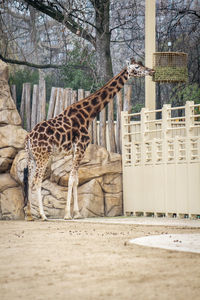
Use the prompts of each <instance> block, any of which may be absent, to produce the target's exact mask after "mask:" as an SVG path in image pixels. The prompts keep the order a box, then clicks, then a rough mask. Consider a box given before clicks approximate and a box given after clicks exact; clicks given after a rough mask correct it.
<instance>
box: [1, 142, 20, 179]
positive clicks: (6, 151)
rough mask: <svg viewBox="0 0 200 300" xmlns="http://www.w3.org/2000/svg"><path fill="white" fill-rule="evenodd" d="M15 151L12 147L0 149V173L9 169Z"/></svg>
mask: <svg viewBox="0 0 200 300" xmlns="http://www.w3.org/2000/svg"><path fill="white" fill-rule="evenodd" d="M16 152H17V150H16V149H15V148H13V147H5V148H2V149H0V173H3V172H5V171H6V170H8V169H10V167H11V164H12V161H13V159H14V157H15V154H16Z"/></svg>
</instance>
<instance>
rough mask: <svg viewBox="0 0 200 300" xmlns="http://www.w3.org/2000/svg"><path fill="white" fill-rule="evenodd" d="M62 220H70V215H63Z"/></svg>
mask: <svg viewBox="0 0 200 300" xmlns="http://www.w3.org/2000/svg"><path fill="white" fill-rule="evenodd" d="M64 220H72V217H71V215H65V216H64Z"/></svg>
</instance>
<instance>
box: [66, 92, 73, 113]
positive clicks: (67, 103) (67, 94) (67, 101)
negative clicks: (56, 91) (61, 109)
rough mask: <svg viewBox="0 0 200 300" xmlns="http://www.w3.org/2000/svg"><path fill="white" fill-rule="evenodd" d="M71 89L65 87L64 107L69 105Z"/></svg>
mask: <svg viewBox="0 0 200 300" xmlns="http://www.w3.org/2000/svg"><path fill="white" fill-rule="evenodd" d="M71 98H72V89H70V88H66V89H65V108H66V107H68V106H70V105H71Z"/></svg>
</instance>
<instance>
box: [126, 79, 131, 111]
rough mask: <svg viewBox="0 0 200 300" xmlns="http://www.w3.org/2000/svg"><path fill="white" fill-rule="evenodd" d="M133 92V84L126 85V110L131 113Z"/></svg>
mask: <svg viewBox="0 0 200 300" xmlns="http://www.w3.org/2000/svg"><path fill="white" fill-rule="evenodd" d="M131 92H132V86H131V85H129V84H125V85H124V111H127V112H128V113H131Z"/></svg>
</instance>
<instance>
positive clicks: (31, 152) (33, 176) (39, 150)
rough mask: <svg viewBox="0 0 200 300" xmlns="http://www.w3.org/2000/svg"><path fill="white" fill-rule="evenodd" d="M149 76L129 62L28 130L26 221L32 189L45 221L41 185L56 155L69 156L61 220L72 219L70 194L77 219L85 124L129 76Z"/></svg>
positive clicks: (147, 71)
mask: <svg viewBox="0 0 200 300" xmlns="http://www.w3.org/2000/svg"><path fill="white" fill-rule="evenodd" d="M153 73H154V70H152V69H150V68H147V67H145V66H143V65H142V63H141V62H136V61H135V60H134V59H132V60H131V62H129V63H128V64H127V66H126V67H125V68H124V69H122V71H121V72H120V73H119V74H118V75H116V76H115V77H113V78H112V79H111V80H110V81H108V82H107V83H106V84H105V85H104V86H103V87H102V88H100V89H99V90H97V91H96V92H95V93H93V94H91V95H89V96H88V97H86V98H84V99H82V100H80V101H78V102H76V103H74V104H72V105H70V106H68V107H67V108H66V109H65V110H64V111H63V112H62V113H60V114H59V115H57V116H56V117H54V118H51V119H49V120H47V121H42V122H40V123H38V124H37V125H36V126H35V127H34V128H33V129H32V131H31V132H30V133H29V134H28V135H27V137H26V143H25V150H26V152H27V154H28V174H29V175H28V176H29V184H28V186H29V191H28V195H29V196H28V204H27V212H26V220H33V217H32V215H31V193H32V191H33V190H35V193H36V195H37V198H38V205H39V212H40V216H41V218H42V220H44V221H45V220H47V217H46V215H45V213H44V209H43V204H42V196H41V185H42V180H43V177H44V174H45V170H46V167H47V164H48V161H49V159H50V157H51V156H53V155H55V154H56V153H57V152H64V154H65V155H71V154H72V155H73V159H72V168H71V171H70V174H69V180H68V195H67V202H66V206H65V214H64V219H65V220H68V219H72V217H71V213H70V204H71V198H72V195H73V198H74V207H73V217H74V218H81V215H80V213H79V208H78V197H77V186H78V168H79V165H80V162H81V160H82V158H83V156H84V153H85V151H86V148H87V146H88V144H89V143H90V137H89V134H88V127H89V124H90V122H92V120H93V119H94V118H95V117H96V115H97V114H98V113H99V112H100V111H101V110H102V109H103V108H104V107H105V106H106V105H107V104H108V102H109V101H110V100H111V99H112V98H113V97H114V96H115V94H116V93H117V92H118V91H119V90H120V89H121V88H122V87H123V86H124V83H125V82H126V81H127V80H128V79H129V78H130V77H142V76H146V75H150V76H152V75H153Z"/></svg>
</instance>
